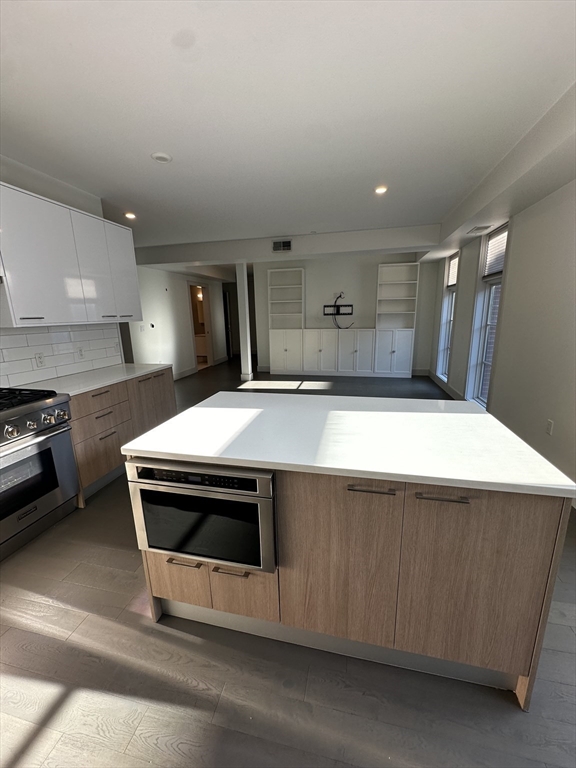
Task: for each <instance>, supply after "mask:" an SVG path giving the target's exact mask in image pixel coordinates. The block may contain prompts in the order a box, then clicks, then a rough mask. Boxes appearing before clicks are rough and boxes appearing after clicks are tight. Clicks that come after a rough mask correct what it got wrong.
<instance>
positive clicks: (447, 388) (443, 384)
mask: <svg viewBox="0 0 576 768" xmlns="http://www.w3.org/2000/svg"><path fill="white" fill-rule="evenodd" d="M428 376H430V378H431V379H432V381H433V382H434V383H435V384H438V386H439V387H440V388H441V389H443V390H444V392H447V393H448V394H449V395H450V397H453V398H454V400H466V398H465V397H464V395H463V394H461V393H460V392H457V391H456V390H455V389H454V387H451V386H450V384H448V382H446V381H444V379H441V378H440V376H437V375H436V374H435V373H432V371H428Z"/></svg>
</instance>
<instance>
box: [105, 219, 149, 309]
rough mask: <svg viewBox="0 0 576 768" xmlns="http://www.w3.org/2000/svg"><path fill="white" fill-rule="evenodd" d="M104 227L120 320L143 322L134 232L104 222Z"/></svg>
mask: <svg viewBox="0 0 576 768" xmlns="http://www.w3.org/2000/svg"><path fill="white" fill-rule="evenodd" d="M104 227H105V230H106V242H107V243H108V258H109V260H110V271H111V273H112V284H113V286H114V297H115V299H116V310H117V313H118V320H119V321H120V322H132V321H133V320H142V307H141V305H140V293H139V291H138V272H137V270H136V259H135V257H134V243H133V241H132V230H130V229H127V228H126V227H121V226H119V225H118V224H111V223H110V222H109V221H106V222H104Z"/></svg>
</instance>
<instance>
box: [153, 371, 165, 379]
mask: <svg viewBox="0 0 576 768" xmlns="http://www.w3.org/2000/svg"><path fill="white" fill-rule="evenodd" d="M164 373H166V371H164V372H163V373H155V374H154V378H155V379H159V378H160V376H164Z"/></svg>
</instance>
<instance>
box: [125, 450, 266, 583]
mask: <svg viewBox="0 0 576 768" xmlns="http://www.w3.org/2000/svg"><path fill="white" fill-rule="evenodd" d="M126 472H127V475H128V480H129V486H130V496H131V499H132V508H133V511H134V520H135V524H136V535H137V537H138V546H139V548H140V549H141V550H150V551H153V552H163V553H165V554H171V555H174V554H177V555H178V556H179V557H189V558H191V559H194V560H199V561H205V562H211V563H219V564H223V565H234V566H239V567H242V568H250V569H254V570H260V571H265V572H267V573H273V572H274V571H275V570H276V547H275V533H274V503H273V498H274V493H273V476H272V473H270V472H260V471H256V470H239V469H235V468H231V467H221V466H209V465H198V464H186V463H184V462H175V461H174V462H172V461H170V462H160V461H156V460H147V459H137V458H132V459H130V460H129V461H127V462H126Z"/></svg>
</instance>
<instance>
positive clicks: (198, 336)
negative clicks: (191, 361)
mask: <svg viewBox="0 0 576 768" xmlns="http://www.w3.org/2000/svg"><path fill="white" fill-rule="evenodd" d="M190 302H191V305H192V319H193V322H194V342H195V346H196V364H197V366H198V370H199V371H200V370H202V369H203V368H208V367H209V366H211V365H214V354H213V351H212V333H211V330H212V329H211V327H210V290H209V288H208V286H202V285H190Z"/></svg>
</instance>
